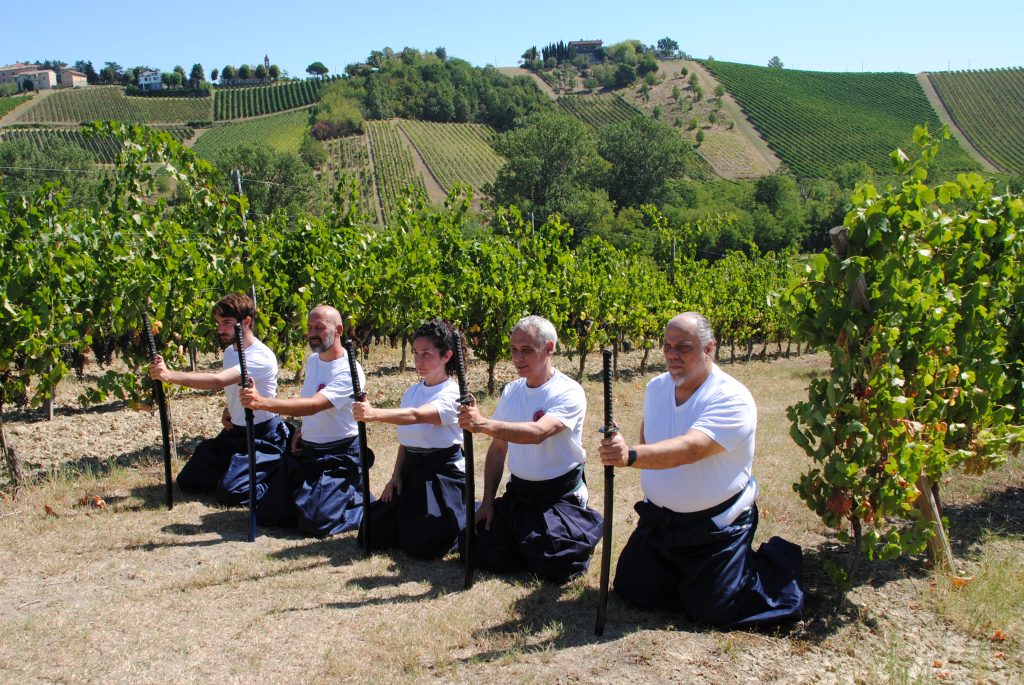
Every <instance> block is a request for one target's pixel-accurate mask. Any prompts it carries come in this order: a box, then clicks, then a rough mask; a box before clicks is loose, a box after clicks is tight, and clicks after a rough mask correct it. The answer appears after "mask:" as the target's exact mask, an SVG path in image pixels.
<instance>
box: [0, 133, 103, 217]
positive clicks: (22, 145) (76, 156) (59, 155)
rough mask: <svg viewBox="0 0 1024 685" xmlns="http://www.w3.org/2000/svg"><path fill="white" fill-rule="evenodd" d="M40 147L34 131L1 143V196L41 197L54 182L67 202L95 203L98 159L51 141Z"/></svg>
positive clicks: (73, 146) (6, 137) (78, 147)
mask: <svg viewBox="0 0 1024 685" xmlns="http://www.w3.org/2000/svg"><path fill="white" fill-rule="evenodd" d="M40 142H41V143H45V144H36V143H35V141H34V132H33V131H23V130H19V131H11V132H10V133H8V134H6V135H5V136H4V137H3V138H2V142H0V167H5V168H4V169H2V170H0V193H5V194H7V195H9V196H10V197H11V198H12V199H13V198H14V197H16V196H21V195H25V196H38V195H39V194H40V193H44V189H45V188H46V187H48V186H50V185H51V184H52V183H54V182H58V183H59V184H60V187H61V189H62V190H63V191H64V193H63V195H64V197H63V202H65V203H68V202H70V203H73V204H75V205H77V206H85V205H88V204H90V203H91V202H93V201H94V197H95V193H96V187H97V183H98V182H99V175H98V174H97V173H94V172H95V171H96V169H95V161H96V160H95V159H94V158H93V156H92V155H91V154H89V153H88V152H86V151H85V150H84V149H82V147H80V146H78V145H75V144H73V143H71V142H67V141H65V140H61V139H57V138H51V139H49V140H45V141H40Z"/></svg>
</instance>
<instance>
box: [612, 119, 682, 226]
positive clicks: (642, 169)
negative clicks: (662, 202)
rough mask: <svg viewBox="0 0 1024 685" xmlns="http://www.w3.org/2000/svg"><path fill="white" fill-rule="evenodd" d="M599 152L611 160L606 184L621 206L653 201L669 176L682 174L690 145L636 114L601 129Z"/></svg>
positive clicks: (662, 126) (613, 199)
mask: <svg viewBox="0 0 1024 685" xmlns="http://www.w3.org/2000/svg"><path fill="white" fill-rule="evenodd" d="M598 152H599V153H600V155H601V156H602V157H603V158H604V159H606V160H607V161H608V162H609V169H608V174H607V176H606V181H605V188H606V189H607V190H608V197H609V198H611V200H612V201H613V202H615V203H616V204H617V205H618V206H620V207H630V206H639V205H641V204H648V203H654V202H656V201H657V200H659V199H660V195H661V192H662V190H663V189H664V187H665V184H666V182H667V181H668V179H669V178H673V177H678V176H682V175H683V174H684V172H685V171H686V159H687V157H689V156H690V155H691V154H692V150H691V149H690V146H689V145H688V144H687V143H686V142H684V141H683V140H682V138H680V137H679V134H678V133H676V132H675V131H673V130H672V129H670V128H669V127H667V126H664V125H662V124H659V123H658V122H657V121H654V120H652V119H648V118H647V117H633V118H631V119H629V120H628V121H626V122H624V123H621V124H617V125H614V126H607V127H605V128H602V129H600V131H599V132H598Z"/></svg>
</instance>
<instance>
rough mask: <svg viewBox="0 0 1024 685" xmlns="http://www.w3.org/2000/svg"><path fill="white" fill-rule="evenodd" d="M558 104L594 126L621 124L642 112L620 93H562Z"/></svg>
mask: <svg viewBox="0 0 1024 685" xmlns="http://www.w3.org/2000/svg"><path fill="white" fill-rule="evenodd" d="M558 106H559V107H561V108H562V109H564V110H565V111H566V112H568V113H569V114H571V115H573V116H574V117H576V118H577V119H580V120H582V121H583V122H585V123H587V124H590V125H591V126H593V127H594V128H599V127H601V126H607V125H609V124H621V123H622V122H624V121H629V120H630V119H632V118H633V117H638V116H643V112H641V111H640V110H638V109H637V108H636V107H634V106H633V105H631V104H629V103H628V102H626V101H625V100H623V99H622V96H621V95H617V94H615V95H563V96H562V97H560V98H558Z"/></svg>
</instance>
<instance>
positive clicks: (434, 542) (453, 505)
mask: <svg viewBox="0 0 1024 685" xmlns="http://www.w3.org/2000/svg"><path fill="white" fill-rule="evenodd" d="M460 459H462V449H461V447H460V446H458V445H453V446H452V447H449V448H443V449H430V450H428V449H414V448H411V447H406V448H405V458H404V459H403V461H402V472H401V478H402V492H401V494H398V495H395V496H394V497H392V499H391V501H390V502H381V501H380V500H377V501H376V502H374V503H373V504H371V505H370V517H371V518H370V548H371V549H386V548H391V547H397V548H399V549H401V550H403V551H405V552H406V553H408V554H410V555H412V556H414V557H417V558H420V559H437V558H438V557H443V556H444V555H445V554H447V553H448V552H450V551H452V550H453V549H455V548H456V547H457V546H458V541H459V536H460V535H461V534H462V531H463V530H465V527H466V505H465V501H464V499H463V497H464V493H465V489H466V474H465V473H463V472H462V471H461V470H459V468H458V467H457V466H456V464H457V462H458V461H459V460H460ZM359 541H360V543H362V531H360V539H359Z"/></svg>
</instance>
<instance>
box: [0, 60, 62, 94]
mask: <svg viewBox="0 0 1024 685" xmlns="http://www.w3.org/2000/svg"><path fill="white" fill-rule="evenodd" d="M0 83H16V84H18V90H29V89H30V88H29V84H31V89H32V90H49V89H50V88H56V87H57V72H55V71H53V70H52V69H40V68H39V67H37V66H36V65H34V64H24V63H20V62H19V63H17V64H8V65H7V66H5V67H0Z"/></svg>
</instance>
